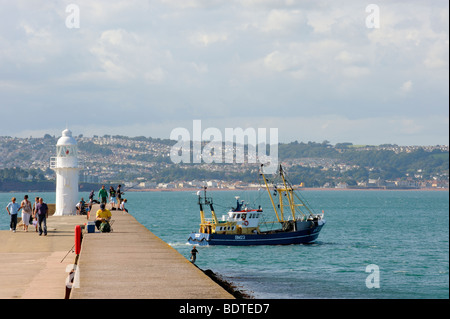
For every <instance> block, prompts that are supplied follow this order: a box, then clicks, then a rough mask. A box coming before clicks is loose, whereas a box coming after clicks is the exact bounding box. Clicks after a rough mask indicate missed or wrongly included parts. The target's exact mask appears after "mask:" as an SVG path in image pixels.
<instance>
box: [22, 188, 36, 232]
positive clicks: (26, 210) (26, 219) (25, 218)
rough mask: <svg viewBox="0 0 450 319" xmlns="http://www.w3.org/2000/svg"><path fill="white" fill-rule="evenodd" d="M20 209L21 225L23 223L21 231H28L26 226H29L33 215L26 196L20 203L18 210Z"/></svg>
mask: <svg viewBox="0 0 450 319" xmlns="http://www.w3.org/2000/svg"><path fill="white" fill-rule="evenodd" d="M20 209H22V223H23V230H24V231H26V232H27V231H28V225H29V224H30V220H31V215H32V214H33V211H32V209H31V202H30V201H29V200H28V195H25V196H24V197H23V201H22V202H21V203H20V208H19V210H20Z"/></svg>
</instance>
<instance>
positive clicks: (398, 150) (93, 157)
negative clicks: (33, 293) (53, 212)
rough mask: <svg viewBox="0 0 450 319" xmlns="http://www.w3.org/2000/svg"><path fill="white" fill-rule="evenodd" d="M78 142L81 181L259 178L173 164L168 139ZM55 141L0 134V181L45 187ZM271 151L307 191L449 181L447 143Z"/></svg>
mask: <svg viewBox="0 0 450 319" xmlns="http://www.w3.org/2000/svg"><path fill="white" fill-rule="evenodd" d="M77 140H78V149H79V150H78V157H79V159H80V162H81V163H82V165H83V170H82V171H81V172H80V182H82V183H93V184H99V183H110V182H111V183H118V182H122V183H123V182H135V183H141V182H151V183H156V184H158V183H170V182H183V181H195V180H203V181H205V180H217V181H226V182H237V181H242V182H246V183H253V182H257V179H258V165H257V164H251V163H244V164H221V163H218V164H215V163H213V164H205V163H201V164H192V163H180V164H174V163H172V161H171V160H170V156H169V153H170V149H171V146H172V145H174V143H175V141H171V140H161V139H154V138H151V137H149V138H147V137H143V136H141V137H133V138H131V137H126V136H119V135H116V136H109V135H105V136H102V137H98V136H94V137H84V136H82V135H80V136H78V137H77ZM56 141H57V138H55V137H52V136H49V135H46V136H45V137H44V138H12V137H0V182H2V183H15V182H20V183H22V184H21V185H23V187H25V188H26V186H27V185H28V186H29V185H31V184H30V183H34V184H36V185H40V186H39V187H42V189H46V188H47V187H48V186H45V185H47V184H45V183H46V182H49V181H52V180H54V178H55V175H54V172H53V171H52V170H50V168H49V161H50V157H51V156H55V144H56ZM278 154H279V162H280V163H282V164H283V165H284V166H285V168H286V170H287V171H288V173H289V176H290V177H291V182H293V183H294V184H300V183H303V184H304V185H305V186H306V187H322V186H324V185H328V186H329V187H335V186H337V185H341V184H345V185H348V186H355V187H356V186H358V185H368V184H373V183H375V182H374V181H376V183H378V184H383V185H389V183H391V184H392V183H395V185H400V184H401V185H407V187H413V186H414V187H415V186H417V185H421V186H420V187H422V186H424V187H428V185H435V186H434V187H439V186H441V185H444V186H445V185H448V179H449V177H448V176H449V151H448V147H447V146H398V145H391V144H385V145H378V146H370V145H357V146H356V145H353V144H352V143H339V144H336V145H331V144H330V143H328V142H327V141H324V142H323V143H315V142H308V143H303V142H297V141H295V142H291V143H280V144H279V146H278ZM26 183H28V184H26ZM10 185H11V184H10ZM430 187H431V186H430ZM3 189H5V187H4V188H3ZM6 189H8V188H7V187H6ZM0 191H5V190H2V189H0Z"/></svg>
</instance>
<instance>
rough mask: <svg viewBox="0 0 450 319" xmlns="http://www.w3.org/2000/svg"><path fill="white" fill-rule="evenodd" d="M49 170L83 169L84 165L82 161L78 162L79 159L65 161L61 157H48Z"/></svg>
mask: <svg viewBox="0 0 450 319" xmlns="http://www.w3.org/2000/svg"><path fill="white" fill-rule="evenodd" d="M50 168H51V169H56V168H78V169H83V168H84V163H83V161H80V160H79V159H73V158H71V159H66V158H61V157H57V156H56V157H50Z"/></svg>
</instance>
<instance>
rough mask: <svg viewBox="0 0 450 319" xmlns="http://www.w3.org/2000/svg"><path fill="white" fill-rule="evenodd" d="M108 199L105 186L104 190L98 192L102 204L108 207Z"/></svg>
mask: <svg viewBox="0 0 450 319" xmlns="http://www.w3.org/2000/svg"><path fill="white" fill-rule="evenodd" d="M107 198H108V192H107V191H106V189H105V185H102V188H101V189H100V190H99V191H98V199H99V200H100V203H101V204H105V205H106V200H107Z"/></svg>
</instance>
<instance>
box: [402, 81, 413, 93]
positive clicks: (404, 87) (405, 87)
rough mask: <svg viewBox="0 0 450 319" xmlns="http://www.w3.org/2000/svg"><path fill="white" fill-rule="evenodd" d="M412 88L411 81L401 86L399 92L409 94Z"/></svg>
mask: <svg viewBox="0 0 450 319" xmlns="http://www.w3.org/2000/svg"><path fill="white" fill-rule="evenodd" d="M412 87H413V82H412V81H411V80H408V81H406V82H405V83H403V84H402V86H401V88H400V92H402V93H408V92H411V90H412Z"/></svg>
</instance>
